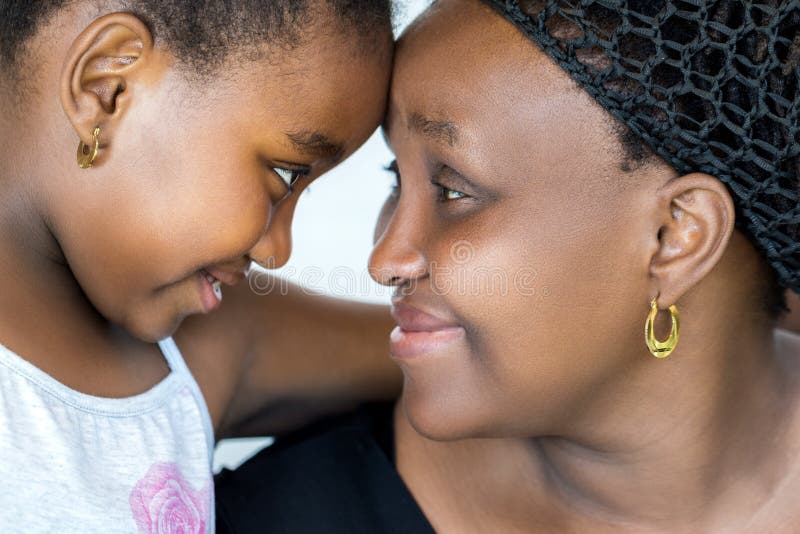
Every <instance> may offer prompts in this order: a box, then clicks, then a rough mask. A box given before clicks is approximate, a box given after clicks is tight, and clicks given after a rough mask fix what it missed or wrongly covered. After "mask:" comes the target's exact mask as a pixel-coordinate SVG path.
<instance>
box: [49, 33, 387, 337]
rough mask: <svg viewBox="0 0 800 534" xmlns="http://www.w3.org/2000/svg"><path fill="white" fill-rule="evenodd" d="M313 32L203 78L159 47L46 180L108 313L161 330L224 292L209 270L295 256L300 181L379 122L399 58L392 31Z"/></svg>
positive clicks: (62, 241) (58, 217)
mask: <svg viewBox="0 0 800 534" xmlns="http://www.w3.org/2000/svg"><path fill="white" fill-rule="evenodd" d="M317 34H318V36H315V37H314V38H313V39H310V40H309V42H308V44H307V45H304V46H302V47H300V48H297V49H294V50H282V51H280V53H275V54H273V55H272V56H270V58H269V59H267V60H263V61H248V62H246V63H245V64H244V65H241V66H240V68H235V69H234V70H230V69H223V71H222V72H221V73H220V75H219V76H215V77H213V78H212V79H211V80H209V81H204V82H196V81H193V80H192V79H191V78H187V77H186V76H184V75H183V74H182V73H180V72H178V71H176V70H175V69H174V68H172V66H171V64H170V63H169V62H168V61H166V60H165V61H164V65H163V66H160V65H159V61H160V60H159V57H158V55H157V54H156V53H153V54H152V55H150V56H149V57H148V58H147V59H146V60H147V61H149V62H150V64H149V65H143V66H142V68H141V70H140V71H139V74H137V75H136V76H132V77H131V79H130V80H128V83H127V86H126V90H125V92H124V93H122V95H121V97H120V98H122V97H124V98H125V100H124V101H123V100H121V101H120V109H118V110H117V111H118V112H117V113H116V114H115V117H114V120H113V122H112V124H113V129H111V130H110V131H109V130H106V131H102V130H101V134H100V140H101V142H102V143H103V145H102V146H103V148H102V149H101V151H100V155H99V157H98V159H97V162H96V163H95V165H94V167H93V168H91V169H89V170H85V171H80V174H79V175H78V179H77V180H74V179H71V180H68V181H65V180H58V179H56V180H54V181H53V183H52V184H51V185H50V187H51V189H50V190H49V191H48V194H49V195H50V196H51V197H52V198H50V199H49V200H48V203H49V204H50V210H51V213H52V222H51V225H52V227H53V232H54V234H55V236H56V238H57V239H58V243H59V245H60V246H61V248H62V250H63V253H64V256H65V259H66V261H67V263H68V265H69V266H70V269H71V271H72V272H73V273H74V275H75V277H76V278H77V280H78V281H79V283H80V285H81V288H82V289H83V291H84V292H85V293H86V295H87V297H88V298H89V300H90V301H91V302H92V304H93V305H94V306H95V308H97V309H98V310H99V311H100V312H101V313H102V314H103V315H104V316H105V317H106V318H108V319H109V320H111V321H113V322H116V323H118V324H121V325H122V326H124V327H125V328H126V329H127V330H128V331H130V332H131V333H133V334H134V335H136V336H138V337H140V338H142V339H145V340H148V341H154V340H157V339H161V338H163V337H165V336H168V335H170V334H171V333H172V332H173V331H174V330H175V329H176V328H177V326H178V325H179V323H180V322H181V320H182V319H183V318H184V317H186V316H187V315H190V314H196V313H204V312H209V311H211V310H213V309H214V308H216V307H217V306H218V305H219V301H218V299H217V298H216V297H215V294H214V290H213V287H212V282H213V281H214V279H217V280H220V281H221V282H223V283H235V282H238V281H241V280H242V278H243V272H244V271H245V269H246V268H247V267H248V265H249V263H250V260H251V259H253V260H255V261H257V262H259V263H261V264H263V265H265V266H267V267H279V266H281V265H282V264H284V263H285V262H286V260H287V259H288V257H289V254H290V251H291V237H290V231H291V221H292V215H293V213H294V209H295V206H296V204H297V201H298V198H299V196H300V194H301V193H302V192H303V190H304V189H305V188H306V187H307V186H308V185H309V183H311V182H312V181H313V180H314V179H315V178H317V177H318V176H320V175H321V174H323V173H324V172H325V171H327V170H329V169H330V168H332V167H333V166H335V165H336V164H337V163H338V162H340V161H341V160H342V159H344V158H346V157H347V156H348V155H350V154H351V153H352V152H353V151H354V150H355V149H356V148H357V147H358V146H360V145H361V144H362V143H363V142H364V141H365V140H366V139H367V137H368V136H369V135H370V134H371V132H372V131H374V129H375V128H376V126H377V125H378V124H379V123H380V120H381V118H382V116H383V113H384V111H385V101H386V88H387V86H388V80H389V75H390V70H391V66H390V59H391V48H390V47H391V41H390V38H389V36H388V35H387V38H386V41H387V42H386V46H385V50H383V51H380V50H375V54H374V56H369V55H368V54H361V53H359V52H357V45H356V44H355V43H354V42H348V41H349V40H348V37H347V36H344V35H341V36H340V35H339V34H338V32H325V31H318V32H317ZM352 40H353V41H355V38H353V39H352ZM143 59H144V58H143ZM140 61H142V60H140ZM104 134H105V137H104ZM76 143H77V141H76ZM62 156H63V155H62ZM73 157H74V156H73ZM76 168H77V166H76ZM76 172H78V171H76ZM66 182H69V183H66ZM209 275H211V276H213V277H214V278H209Z"/></svg>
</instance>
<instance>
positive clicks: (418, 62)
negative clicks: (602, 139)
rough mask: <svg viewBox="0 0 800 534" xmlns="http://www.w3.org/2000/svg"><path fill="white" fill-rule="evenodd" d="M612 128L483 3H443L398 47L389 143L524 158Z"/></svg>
mask: <svg viewBox="0 0 800 534" xmlns="http://www.w3.org/2000/svg"><path fill="white" fill-rule="evenodd" d="M608 121H609V117H608V116H607V114H606V112H605V111H604V110H603V109H602V108H601V107H600V106H599V105H598V104H597V103H596V102H595V101H594V100H593V99H592V98H591V96H590V95H588V93H586V92H585V91H583V90H581V89H580V87H578V86H577V85H576V84H575V83H574V82H573V81H572V79H571V78H570V77H569V76H568V75H567V74H566V73H565V72H564V71H563V70H562V69H561V68H560V67H558V66H557V65H556V64H555V63H553V62H552V61H551V60H550V58H548V57H547V55H546V54H545V53H544V52H543V51H541V49H540V48H538V46H537V45H536V44H535V43H533V42H531V41H530V40H529V39H527V38H526V37H525V36H523V35H522V34H521V33H520V32H519V31H518V30H517V29H516V28H515V27H514V26H513V25H511V24H510V23H508V22H507V21H506V20H505V19H503V18H502V17H500V16H499V15H497V14H496V13H495V12H494V11H493V10H492V9H491V8H489V7H487V6H486V5H484V3H483V2H480V1H479V0H440V1H439V2H437V3H436V4H435V5H434V6H433V7H432V8H430V9H429V10H428V12H426V13H425V14H424V15H423V16H422V17H421V18H420V19H419V20H418V21H417V22H416V23H415V24H413V25H412V26H411V27H410V28H409V30H408V31H407V32H406V33H405V34H404V35H403V37H402V39H401V41H400V43H399V45H398V49H397V55H396V61H395V72H394V77H393V82H392V90H391V96H390V104H389V113H388V116H387V120H386V124H385V126H386V128H387V132H388V135H389V138H390V141H391V138H392V136H393V135H394V134H396V133H397V132H398V130H399V131H406V132H411V133H413V134H419V135H422V136H424V137H427V138H429V139H430V140H433V141H437V142H440V143H446V144H451V145H452V144H454V142H460V143H462V144H464V145H465V146H464V147H462V148H464V149H465V150H468V151H479V150H482V148H481V145H485V144H487V143H490V144H491V143H492V142H497V143H503V144H504V145H505V146H507V147H508V148H511V149H516V150H518V151H520V152H518V153H521V152H522V151H528V152H530V147H529V143H530V142H531V140H532V139H544V140H545V141H544V142H547V143H549V142H550V141H555V140H557V141H558V142H561V141H563V140H564V139H563V138H562V139H559V137H560V136H563V135H569V136H573V140H574V141H576V142H580V141H581V140H582V139H581V138H585V139H583V140H584V141H589V137H592V136H594V135H595V134H596V133H599V134H601V135H603V136H607V130H608V128H607V126H608ZM578 130H580V131H578ZM515 144H518V145H519V146H514V145H515ZM604 144H605V143H604ZM470 145H472V146H470ZM576 155H577V154H576Z"/></svg>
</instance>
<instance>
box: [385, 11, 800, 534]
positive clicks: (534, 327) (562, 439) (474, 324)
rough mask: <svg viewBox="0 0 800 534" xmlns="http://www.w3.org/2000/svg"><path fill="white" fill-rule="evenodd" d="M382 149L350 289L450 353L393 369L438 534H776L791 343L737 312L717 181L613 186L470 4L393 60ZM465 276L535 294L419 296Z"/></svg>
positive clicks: (753, 291)
mask: <svg viewBox="0 0 800 534" xmlns="http://www.w3.org/2000/svg"><path fill="white" fill-rule="evenodd" d="M419 80H426V83H419ZM386 136H387V139H388V141H389V144H390V145H391V148H392V149H393V151H394V152H395V154H396V155H397V160H398V164H399V171H400V174H401V176H402V185H401V189H400V192H399V197H396V198H395V199H394V202H395V205H394V206H393V207H392V206H390V207H389V208H388V209H387V213H388V215H389V217H390V220H389V222H388V223H387V225H386V227H385V228H384V229H382V230H381V231H380V238H379V240H378V243H377V246H376V248H375V251H374V253H373V256H372V258H371V269H372V271H373V273H374V275H375V277H376V278H377V279H379V280H380V281H381V282H383V283H385V284H390V285H394V286H397V288H398V296H397V297H396V298H395V303H396V304H399V305H405V306H411V307H414V308H416V309H419V310H422V311H424V312H427V313H428V314H430V315H433V316H435V317H436V318H438V319H439V320H441V321H442V322H444V323H447V324H448V325H451V326H452V327H453V328H456V329H458V328H460V329H461V333H462V335H460V336H457V337H453V340H452V341H449V342H447V343H443V344H439V345H437V346H436V347H435V348H434V349H431V350H430V351H428V352H426V353H423V354H421V355H419V356H416V357H413V358H401V357H398V356H396V355H395V360H396V361H397V362H398V363H399V365H400V367H401V369H402V371H403V374H404V378H405V385H404V392H403V397H402V402H401V403H400V404H399V408H398V410H397V412H396V417H395V427H396V445H397V467H398V470H399V472H400V474H401V476H402V477H403V479H404V481H405V482H406V484H407V485H408V487H409V488H410V490H411V492H412V493H413V495H414V497H415V498H416V500H417V502H418V503H419V504H420V506H421V507H422V509H423V511H424V512H425V514H426V516H427V517H428V519H429V520H430V521H431V523H432V525H433V527H434V528H435V529H436V530H437V532H443V533H448V532H458V533H469V532H554V533H555V532H559V533H563V532H637V533H639V532H665V533H666V532H719V531H725V532H792V531H795V530H796V526H797V525H798V524H800V513H799V512H798V509H797V504H796V495H797V493H798V491H800V461H799V460H800V412H799V411H798V408H799V407H800V367H799V364H800V362H799V361H798V358H797V355H798V354H800V338H798V337H797V336H796V335H794V334H790V333H788V332H787V331H784V330H779V329H775V328H774V327H773V324H772V322H771V321H770V320H769V319H768V318H767V317H766V315H765V313H764V312H763V311H762V310H761V309H760V308H759V307H758V306H755V305H754V304H753V303H754V302H759V290H760V287H759V284H758V283H757V281H758V280H759V278H760V277H764V276H767V275H768V271H767V268H766V266H765V265H764V264H763V262H762V261H761V259H760V257H759V254H758V253H757V251H756V250H755V249H754V248H753V246H752V245H751V244H750V242H749V241H748V240H747V239H746V238H745V237H744V236H742V235H741V234H740V233H739V232H738V231H736V230H735V229H734V215H735V214H734V208H733V203H732V200H731V198H730V195H729V194H728V193H727V191H726V189H725V187H724V186H723V184H722V183H721V182H720V181H719V180H717V179H716V178H714V177H713V176H709V175H705V174H699V173H698V174H690V175H686V176H680V175H678V174H676V173H675V171H674V170H673V169H671V168H670V167H669V166H668V165H666V164H665V163H663V162H661V161H654V162H651V163H650V164H648V165H646V166H644V167H641V168H639V169H637V170H635V171H634V173H635V174H630V173H625V172H624V171H622V170H621V166H622V165H621V163H622V157H623V151H622V147H621V146H620V144H619V139H618V137H617V136H616V135H614V133H613V131H612V128H611V126H610V123H609V117H608V116H607V114H606V113H605V111H604V110H603V109H602V108H601V107H599V106H598V105H597V104H596V103H595V102H594V101H593V100H592V99H591V97H590V96H589V95H588V94H586V93H585V92H583V91H582V90H580V89H579V88H577V87H576V86H575V85H574V84H573V83H572V82H571V80H570V79H569V77H568V75H566V74H565V73H564V72H563V71H562V70H561V69H560V68H559V67H557V66H556V65H555V64H553V63H552V62H551V61H550V60H549V59H548V58H547V57H546V56H545V55H544V53H543V52H541V50H540V49H539V48H537V47H536V45H535V44H533V43H532V42H530V41H529V40H527V39H526V38H525V37H524V36H522V35H521V34H520V33H519V32H518V31H517V30H516V29H515V28H514V27H513V26H512V25H511V24H510V23H508V22H507V21H505V20H504V19H503V18H502V17H500V16H499V15H497V14H496V13H494V12H493V11H492V10H491V9H490V8H488V7H486V6H485V5H484V4H483V3H482V2H480V1H478V0H440V2H437V3H436V4H435V5H434V6H433V7H432V8H431V9H430V10H429V11H428V12H427V13H426V14H425V15H423V16H422V17H421V18H420V19H419V20H418V21H417V22H416V23H415V24H414V25H413V26H412V27H411V29H410V30H409V31H408V32H407V33H406V35H405V36H404V37H403V38H402V40H401V42H400V44H399V46H398V50H397V55H396V62H395V73H394V76H393V81H392V88H391V93H390V104H389V113H388V118H387V121H386ZM464 241H468V242H469V244H470V247H471V249H470V254H469V255H468V256H467V257H466V258H465V257H463V256H462V257H457V256H456V255H454V253H453V250H454V247H455V246H456V245H457V244H459V243H463V242H464ZM434 264H435V265H436V266H437V269H436V270H433V269H432V268H431V265H434ZM447 267H449V269H447ZM485 268H493V269H496V270H499V271H500V272H503V273H506V274H507V275H508V276H509V277H512V280H513V274H514V273H516V272H523V271H524V269H533V271H534V273H535V276H534V277H533V278H532V280H533V289H534V291H533V292H532V293H530V292H527V293H525V292H522V291H515V290H514V286H512V288H511V291H510V292H508V294H506V295H500V294H497V293H495V294H490V293H488V292H486V291H478V292H476V293H470V292H459V291H452V290H451V291H441V288H443V287H451V288H452V287H456V286H454V285H453V283H454V280H453V279H452V277H454V276H456V274H458V273H460V274H462V275H464V274H466V275H467V276H468V277H470V276H472V277H473V278H474V277H475V276H476V273H477V272H478V271H479V270H480V269H485ZM448 283H450V284H448ZM655 296H658V303H659V308H660V309H661V310H662V311H661V312H660V314H659V321H658V323H657V327H658V328H657V335H658V337H659V339H664V338H665V337H666V335H667V332H668V328H665V326H666V323H667V322H668V314H667V313H665V312H664V311H663V310H666V309H667V308H668V307H669V306H670V305H673V304H674V305H676V306H677V308H678V310H679V311H680V314H681V319H682V326H681V332H680V341H679V344H678V347H677V348H676V350H675V352H674V353H673V354H672V355H671V356H670V357H669V358H668V359H666V360H657V359H655V358H654V357H653V356H652V355H651V354H650V352H649V351H648V349H647V347H646V345H645V343H644V339H643V323H644V321H645V318H646V317H647V312H648V310H649V302H650V300H651V299H652V298H653V297H655ZM448 339H449V338H448Z"/></svg>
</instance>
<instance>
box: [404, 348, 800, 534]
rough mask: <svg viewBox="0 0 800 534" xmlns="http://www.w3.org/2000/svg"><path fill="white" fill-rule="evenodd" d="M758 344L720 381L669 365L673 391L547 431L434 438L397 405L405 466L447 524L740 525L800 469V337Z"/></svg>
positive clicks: (645, 394) (581, 527)
mask: <svg viewBox="0 0 800 534" xmlns="http://www.w3.org/2000/svg"><path fill="white" fill-rule="evenodd" d="M745 345H746V344H745ZM770 347H773V345H772V344H770ZM747 349H748V347H747V346H742V347H740V350H737V351H732V352H730V353H729V354H728V356H729V359H728V362H729V365H728V368H717V369H716V371H717V378H716V379H714V378H710V377H711V376H712V374H711V373H699V374H698V373H695V370H691V369H688V368H687V369H686V371H687V374H683V373H679V374H677V375H673V374H671V373H669V372H668V371H664V374H663V382H664V384H663V385H662V387H655V386H653V387H649V386H648V387H646V388H639V387H634V386H630V385H629V388H631V390H630V393H631V395H630V397H629V402H630V404H628V403H625V402H624V401H622V400H621V399H618V401H619V402H620V403H619V404H617V406H616V408H615V409H614V412H615V413H609V414H607V416H605V417H603V416H602V415H601V414H597V413H593V418H594V421H593V422H591V423H589V422H587V421H586V419H581V426H575V427H572V428H568V427H569V425H565V426H564V427H563V428H562V429H561V430H562V431H561V432H559V433H557V434H556V435H553V436H548V437H537V438H533V439H517V438H508V439H475V440H462V441H456V442H434V441H430V440H427V439H425V438H423V437H422V436H420V435H419V434H417V433H416V432H415V431H414V430H413V428H411V426H410V424H409V423H408V420H407V419H406V418H405V416H404V415H403V413H402V410H399V411H398V412H397V414H396V427H397V451H398V454H397V458H398V469H399V471H400V473H401V475H402V476H403V478H404V479H405V480H406V482H407V484H408V485H409V488H410V489H411V491H412V493H413V494H414V495H415V497H416V498H417V500H418V501H419V502H420V504H421V506H422V508H423V510H424V511H425V513H426V514H427V515H428V517H429V519H431V521H432V523H433V526H434V527H435V528H437V530H439V531H441V532H444V533H447V532H478V531H503V532H516V531H520V532H525V531H527V532H551V531H552V532H569V531H576V532H588V531H591V532H603V531H610V532H621V531H626V530H630V531H634V532H646V531H652V532H674V531H687V530H699V531H714V530H716V529H724V527H727V528H731V527H732V525H735V524H742V523H741V520H742V519H743V518H747V519H752V518H753V517H755V516H756V515H757V513H758V512H759V510H761V512H762V513H763V511H764V509H765V508H768V507H780V506H781V504H780V497H779V495H786V494H787V492H786V491H785V488H786V487H787V486H786V485H787V484H789V485H794V486H795V487H796V486H798V480H799V479H800V477H798V469H797V468H793V467H792V466H794V465H797V460H798V458H799V457H800V456H799V454H798V453H800V451H799V450H798V443H800V416H798V410H797V408H798V398H800V394H799V393H798V391H800V376H799V375H800V373H799V372H798V363H800V362H798V361H797V358H796V354H800V338H798V337H796V336H792V335H790V334H784V333H777V334H776V337H775V343H774V350H772V348H770V350H769V351H768V352H769V354H764V346H763V345H762V346H761V351H760V352H758V353H751V354H747ZM792 354H794V355H795V357H792ZM684 357H687V358H691V356H687V355H686V351H684ZM662 369H663V368H662ZM637 397H638V398H639V399H640V402H639V403H637V402H636V398H637ZM638 404H641V405H643V406H644V407H645V408H647V409H646V410H644V411H643V410H640V409H638ZM779 489H780V491H779ZM789 493H791V492H789ZM787 509H791V508H787ZM766 515H769V514H766ZM737 521H739V522H738V523H737ZM773 528H774V526H773Z"/></svg>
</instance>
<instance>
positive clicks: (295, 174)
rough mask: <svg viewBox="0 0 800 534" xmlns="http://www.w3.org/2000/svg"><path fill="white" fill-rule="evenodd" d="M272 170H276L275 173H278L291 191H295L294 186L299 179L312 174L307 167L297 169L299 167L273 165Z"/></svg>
mask: <svg viewBox="0 0 800 534" xmlns="http://www.w3.org/2000/svg"><path fill="white" fill-rule="evenodd" d="M272 170H273V171H274V172H275V174H277V175H278V178H280V179H281V181H283V183H284V185H285V186H286V189H287V190H288V191H289V193H292V192H293V191H294V186H295V184H296V183H297V182H298V181H299V180H301V179H303V178H306V177H307V176H308V175H309V174H310V173H309V171H308V170H307V169H303V170H297V169H286V168H282V167H273V168H272ZM283 173H286V174H288V175H289V176H285V175H284V174H283Z"/></svg>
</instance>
